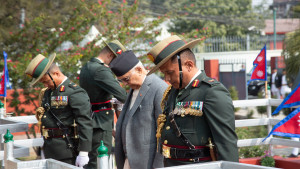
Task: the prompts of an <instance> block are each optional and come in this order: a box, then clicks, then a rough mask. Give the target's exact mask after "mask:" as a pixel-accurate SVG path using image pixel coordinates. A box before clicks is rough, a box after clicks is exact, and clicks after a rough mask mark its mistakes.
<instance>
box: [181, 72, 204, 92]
mask: <svg viewBox="0 0 300 169" xmlns="http://www.w3.org/2000/svg"><path fill="white" fill-rule="evenodd" d="M201 72H202V71H201V70H200V69H199V70H198V72H197V73H196V74H195V75H194V76H193V78H192V79H191V81H190V82H189V84H188V85H186V86H185V88H184V89H187V88H188V87H189V85H190V84H191V83H192V82H193V81H194V80H195V79H196V77H197V76H199V75H200V73H201Z"/></svg>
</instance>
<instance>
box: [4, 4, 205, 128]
mask: <svg viewBox="0 0 300 169" xmlns="http://www.w3.org/2000/svg"><path fill="white" fill-rule="evenodd" d="M74 4H76V5H75V6H76V7H74V8H72V10H71V11H69V14H67V15H66V16H65V17H62V18H60V20H58V21H57V23H55V24H53V25H52V26H51V24H50V26H47V27H45V25H47V24H48V21H49V20H55V19H54V18H52V17H56V15H53V16H52V15H51V14H40V15H39V16H38V17H33V18H28V19H27V20H26V21H25V24H24V28H22V29H16V30H14V31H13V32H12V33H11V34H10V35H9V37H8V38H7V40H6V41H4V42H3V44H0V45H1V47H2V48H3V50H5V51H6V52H7V53H8V57H9V58H10V59H11V60H12V62H9V63H8V69H9V74H10V78H11V83H12V84H13V90H14V93H13V99H11V100H8V102H9V106H11V107H14V108H15V115H18V116H19V115H31V114H34V113H35V112H30V111H28V110H26V109H24V108H20V105H28V104H30V105H34V106H35V107H38V105H37V102H36V101H37V96H38V93H39V90H40V88H41V87H42V86H41V84H38V85H36V86H35V88H29V82H30V79H29V78H28V77H26V76H24V71H25V69H26V67H27V65H28V64H29V62H30V60H31V59H32V58H33V57H35V56H36V55H37V54H39V53H41V54H43V55H44V56H46V57H48V55H49V54H52V53H56V59H55V62H57V63H58V64H59V65H60V68H61V69H62V72H64V74H65V75H66V76H68V77H69V78H70V79H71V80H72V81H74V82H75V83H78V74H79V70H80V68H81V66H82V63H85V62H86V61H87V60H89V59H90V58H91V57H95V56H97V54H98V53H99V51H100V50H101V49H102V47H103V46H104V43H103V41H104V40H105V41H110V40H113V39H118V40H119V41H120V42H121V43H123V44H124V45H125V46H126V45H128V44H133V46H134V45H140V43H141V42H142V43H143V42H151V43H149V44H145V45H154V44H155V43H156V42H155V37H156V36H158V35H159V32H160V29H159V28H157V26H158V25H159V24H160V23H161V22H162V21H163V20H164V19H165V17H158V18H153V19H152V20H151V22H145V18H146V17H147V15H146V14H143V13H140V12H139V11H138V7H139V4H138V3H137V2H133V3H131V4H130V5H129V3H127V2H126V1H123V2H122V3H115V2H114V1H110V0H99V1H98V2H96V3H95V2H93V1H84V0H73V1H72V3H71V4H70V5H71V6H72V5H74ZM60 16H63V14H61V15H60ZM91 26H95V27H97V28H98V30H99V32H100V34H98V36H97V37H96V39H94V40H93V41H91V42H89V43H87V44H86V45H85V46H80V45H78V44H79V42H80V41H82V39H84V37H85V35H86V34H87V33H88V32H89V30H90V28H91ZM196 31H197V34H198V37H199V34H200V32H202V30H193V31H192V32H191V33H187V34H186V38H188V36H189V37H190V36H192V35H193V34H195V32H196ZM201 37H202V36H200V38H201ZM67 41H69V42H70V43H72V44H73V45H72V46H71V47H70V48H68V49H64V50H61V45H62V44H63V43H64V42H67ZM144 59H145V56H144V57H143V58H142V60H144ZM147 66H150V67H148V68H149V69H150V68H151V65H150V64H149V65H148V64H147ZM20 88H21V89H23V90H17V89H20ZM21 94H22V95H24V96H25V101H21V100H20V99H19V96H20V95H21ZM34 128H35V126H32V127H31V128H30V129H29V130H30V131H31V132H32V133H34Z"/></svg>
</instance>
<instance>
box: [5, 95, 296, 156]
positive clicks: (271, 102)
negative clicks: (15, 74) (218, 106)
mask: <svg viewBox="0 0 300 169" xmlns="http://www.w3.org/2000/svg"><path fill="white" fill-rule="evenodd" d="M281 102H282V99H270V98H268V99H253V100H236V101H233V105H234V107H236V108H238V107H240V108H243V107H256V106H267V118H260V119H246V120H236V121H235V126H236V127H249V126H263V125H267V126H268V132H270V131H271V129H272V126H274V125H275V124H277V123H278V122H279V121H280V120H281V119H280V120H279V119H274V118H272V115H271V113H272V112H271V106H278V105H279V104H280V103H281ZM6 119H8V120H14V121H22V122H26V123H28V124H34V123H37V120H36V118H35V116H34V115H31V116H18V117H7V118H6ZM263 139H264V138H252V139H243V140H238V147H247V146H255V145H270V151H271V153H272V145H283V146H288V147H299V148H300V144H299V142H298V141H292V140H287V139H281V138H273V137H272V136H270V137H269V138H268V139H266V140H265V141H264V142H262V140H263ZM14 144H15V145H22V146H24V147H36V146H42V145H43V140H42V138H34V139H24V140H14Z"/></svg>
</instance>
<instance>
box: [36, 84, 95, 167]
mask: <svg viewBox="0 0 300 169" xmlns="http://www.w3.org/2000/svg"><path fill="white" fill-rule="evenodd" d="M47 103H48V104H49V105H50V110H51V111H52V112H53V114H54V115H55V116H56V117H57V118H58V119H59V120H60V121H61V122H62V123H63V125H64V126H66V127H68V135H69V139H70V142H71V143H72V144H73V146H74V147H75V151H76V152H77V154H74V153H73V152H72V150H71V149H70V148H68V145H67V142H66V138H65V137H64V136H63V131H62V130H60V129H59V126H58V125H57V120H56V119H55V118H54V117H53V115H52V114H51V113H50V111H47V106H45V105H46V104H47ZM41 106H42V107H44V108H45V110H46V111H45V112H44V114H43V115H42V116H41V119H40V121H41V133H42V135H43V138H44V146H43V149H44V154H45V157H46V158H53V159H56V160H59V161H63V162H67V163H70V164H73V165H75V159H76V156H77V155H78V152H79V151H86V152H89V151H90V150H91V144H92V126H91V122H92V119H91V118H90V101H89V97H88V95H87V93H86V92H85V91H84V90H83V89H82V88H81V87H79V86H77V85H76V84H74V83H72V82H70V80H69V79H66V80H65V81H64V82H63V83H62V84H61V85H59V86H58V87H57V89H55V90H51V89H47V90H46V91H45V93H44V96H43V99H42V105H41ZM74 122H75V123H74ZM74 124H76V125H77V126H78V128H77V129H75V130H77V131H75V130H74V127H72V125H74ZM74 132H75V133H74ZM76 133H77V134H76ZM75 135H77V136H78V138H75Z"/></svg>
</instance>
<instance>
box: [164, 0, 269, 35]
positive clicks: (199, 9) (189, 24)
mask: <svg viewBox="0 0 300 169" xmlns="http://www.w3.org/2000/svg"><path fill="white" fill-rule="evenodd" d="M165 4H166V6H168V7H169V9H177V12H176V14H177V17H176V18H175V19H173V21H174V25H173V26H172V28H171V31H174V32H176V33H184V32H189V31H190V30H192V29H196V28H202V27H207V28H208V29H209V30H211V32H212V35H213V36H214V37H221V36H244V35H245V34H246V33H248V32H249V31H248V27H251V26H256V27H257V28H262V27H263V25H264V23H263V20H262V18H263V15H259V14H255V13H254V12H253V10H252V7H251V0H244V1H240V0H223V1H213V0H202V1H180V0H172V1H171V0H169V1H165ZM174 13H175V12H174Z"/></svg>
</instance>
